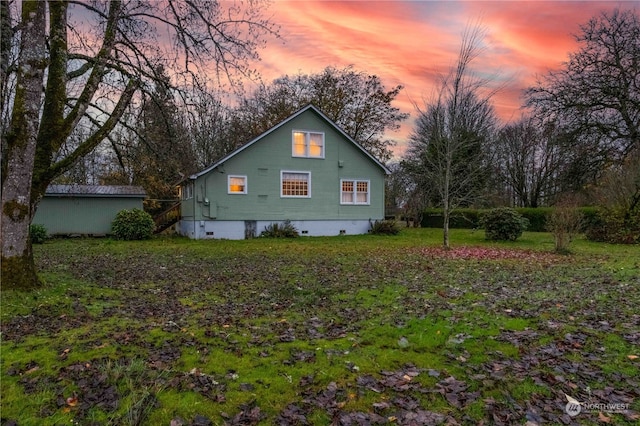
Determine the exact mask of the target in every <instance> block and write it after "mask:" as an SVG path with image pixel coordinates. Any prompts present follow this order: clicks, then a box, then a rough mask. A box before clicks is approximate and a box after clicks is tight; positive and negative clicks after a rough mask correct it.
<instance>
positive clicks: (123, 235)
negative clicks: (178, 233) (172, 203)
mask: <svg viewBox="0 0 640 426" xmlns="http://www.w3.org/2000/svg"><path fill="white" fill-rule="evenodd" d="M155 227H156V225H155V223H154V222H153V218H152V217H151V215H150V214H149V213H147V212H145V211H144V210H140V209H135V208H134V209H131V210H127V209H125V210H120V211H119V212H118V214H117V215H116V218H115V219H114V220H113V222H112V223H111V233H112V234H113V235H114V236H115V237H116V238H117V239H119V240H146V239H149V238H151V235H153V231H154V230H155Z"/></svg>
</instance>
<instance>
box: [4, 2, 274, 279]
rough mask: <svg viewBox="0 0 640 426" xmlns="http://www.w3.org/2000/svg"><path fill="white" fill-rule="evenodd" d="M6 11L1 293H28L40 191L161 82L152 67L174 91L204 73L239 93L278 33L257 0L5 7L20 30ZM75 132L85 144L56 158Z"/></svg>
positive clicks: (56, 4)
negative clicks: (11, 59) (165, 74)
mask: <svg viewBox="0 0 640 426" xmlns="http://www.w3.org/2000/svg"><path fill="white" fill-rule="evenodd" d="M2 3H3V7H2V12H3V19H2V26H3V27H2V34H3V36H4V35H5V33H10V34H11V44H10V46H9V47H7V46H5V41H4V39H3V43H2V46H1V47H2V52H1V53H2V66H3V79H5V78H6V79H12V78H13V79H15V83H16V84H15V86H13V87H15V90H14V91H13V92H12V93H5V92H4V91H3V93H2V96H3V102H2V106H3V108H4V107H5V105H9V104H11V112H10V114H7V115H6V117H7V119H8V121H9V122H8V123H7V124H6V125H3V126H2V129H6V131H3V134H2V147H3V155H2V225H1V230H2V285H3V287H15V288H29V287H33V286H35V285H37V284H38V278H37V275H36V272H35V267H34V262H33V256H32V251H31V245H30V241H29V224H30V222H31V219H32V218H33V215H34V213H35V209H36V206H37V204H38V202H39V200H40V199H41V198H42V196H43V194H44V191H45V189H46V187H47V186H48V184H49V183H50V182H51V181H52V180H53V179H54V178H55V177H56V176H59V175H60V174H62V173H63V172H65V171H66V170H68V169H69V168H70V167H71V166H72V165H73V164H74V163H75V162H76V161H78V160H79V159H80V158H82V157H83V156H85V155H86V154H88V153H89V152H91V151H92V150H93V149H94V148H95V147H96V146H97V145H98V144H99V143H100V142H101V141H103V140H104V139H105V138H106V137H107V136H108V135H109V134H110V133H111V132H112V131H113V130H114V128H116V127H117V126H118V123H119V122H120V120H121V118H122V116H123V115H124V113H125V111H126V110H127V109H128V108H129V107H130V106H131V105H132V104H135V103H136V102H137V101H138V99H139V94H140V92H141V91H145V90H147V89H149V88H151V87H153V84H152V82H154V81H157V80H159V79H160V78H161V76H158V75H157V73H156V70H157V69H158V66H159V65H162V66H163V67H164V68H165V69H167V70H170V74H171V79H172V85H173V86H174V87H185V86H186V85H189V84H192V83H194V82H197V81H201V79H202V76H203V75H204V73H205V72H213V73H214V74H215V75H216V76H217V78H218V81H229V82H230V84H231V85H235V84H238V78H239V77H242V76H247V75H250V74H251V73H252V70H251V69H250V67H249V64H250V61H252V60H254V59H255V58H256V57H257V50H258V48H259V47H260V46H261V45H262V43H263V42H264V39H265V35H266V34H276V29H275V28H274V27H273V26H272V24H271V23H270V22H269V21H267V20H264V19H262V18H260V15H259V14H260V12H261V10H262V6H263V4H262V2H259V1H254V2H250V3H249V4H248V5H246V6H245V7H244V8H243V7H241V6H238V5H235V4H233V3H223V2H218V1H211V0H190V1H183V0H166V1H162V2H158V1H138V2H124V1H121V0H113V1H110V2H92V1H82V0H78V1H71V0H70V1H49V2H44V1H23V2H22V3H20V4H19V3H18V2H14V3H11V4H10V5H14V6H15V8H14V9H16V10H17V9H19V8H20V7H21V13H20V15H19V18H18V19H17V20H16V22H13V21H12V20H11V19H10V18H11V17H10V16H9V17H7V18H6V19H5V17H4V14H5V13H12V10H11V7H8V8H7V7H5V6H4V3H5V2H2ZM7 9H8V10H7ZM16 10H14V12H15V11H16ZM14 16H16V17H17V16H18V15H14ZM76 20H77V21H76ZM80 20H81V21H82V23H78V22H80ZM14 24H15V25H14ZM5 25H9V26H10V28H11V29H12V30H14V31H9V30H6V27H5ZM167 35H169V36H170V39H168V40H167V39H165V38H166V36H167ZM14 49H15V51H16V52H17V53H18V56H17V60H16V62H15V66H14V67H13V69H11V68H10V67H9V65H8V64H7V67H8V68H7V71H6V73H5V71H4V69H5V68H4V67H5V64H6V63H7V62H6V61H5V56H6V55H5V53H7V52H9V53H10V52H12V51H13V50H14ZM5 74H6V76H5ZM5 87H11V85H9V84H8V85H5V83H4V82H3V90H4V88H5ZM43 87H44V91H43V90H42V88H43ZM3 117H5V115H3ZM79 127H84V128H85V129H86V130H87V137H86V139H85V140H83V141H82V143H80V144H79V145H78V146H77V147H76V148H75V149H73V150H68V152H69V153H68V155H66V156H64V157H62V158H61V157H60V156H59V155H58V154H59V152H61V149H62V148H63V147H64V146H65V144H67V143H68V141H69V137H70V135H71V134H72V133H73V132H74V130H76V129H77V128H79Z"/></svg>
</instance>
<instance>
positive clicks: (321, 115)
mask: <svg viewBox="0 0 640 426" xmlns="http://www.w3.org/2000/svg"><path fill="white" fill-rule="evenodd" d="M309 110H311V111H313V112H315V113H316V114H318V115H319V116H320V117H321V118H322V119H323V120H324V121H326V122H327V123H328V124H329V125H330V126H331V127H333V128H334V129H335V130H336V131H337V132H338V133H340V134H341V135H342V136H344V138H345V139H346V140H348V141H349V142H351V143H352V144H353V145H354V146H355V147H356V148H358V149H359V150H360V151H361V152H362V153H363V154H364V155H365V156H367V157H368V158H369V159H370V160H371V161H373V162H374V163H375V164H376V165H377V166H378V167H380V168H381V169H382V170H383V171H384V172H385V173H386V174H390V173H391V172H390V171H389V169H388V168H387V167H386V166H385V165H384V164H382V163H381V162H380V161H378V160H377V159H376V158H375V157H374V156H373V155H371V154H369V152H368V151H367V150H365V149H364V148H363V147H362V146H360V144H359V143H357V142H356V141H355V140H353V138H351V136H349V135H347V134H346V133H345V132H344V130H342V129H341V128H340V126H338V125H337V124H336V123H334V122H333V121H332V120H331V119H330V118H329V117H327V116H326V115H325V114H324V113H323V112H322V111H320V110H319V109H318V108H316V107H315V106H313V105H311V104H309V105H307V106H306V107H304V108H301V109H299V110H298V111H297V112H294V113H293V114H292V115H290V116H289V118H286V119H285V120H283V121H281V122H280V123H278V124H276V125H275V126H273V127H272V128H270V129H269V130H267V131H266V132H264V133H262V134H261V135H260V136H257V137H256V138H254V139H252V140H250V141H249V142H247V143H246V144H244V145H242V146H241V147H239V148H237V149H236V150H234V151H232V152H231V153H229V154H227V155H225V156H224V157H222V158H221V159H220V160H218V161H216V162H215V163H213V164H212V165H210V166H209V167H207V168H206V169H204V170H202V171H200V172H198V173H196V174H193V175H191V176H189V179H196V178H198V177H200V176H202V175H205V174H207V173H209V172H210V171H211V170H213V169H215V168H216V167H218V166H220V165H221V164H223V163H224V162H225V161H227V160H229V159H230V158H232V157H235V156H236V155H238V154H239V153H240V152H242V151H244V150H245V149H247V148H249V147H250V146H251V145H253V144H255V143H256V142H258V141H259V140H260V139H262V138H264V137H265V136H267V135H268V134H270V133H273V132H274V131H276V130H277V129H279V128H281V127H283V126H284V125H286V124H287V123H289V122H290V121H292V120H293V119H294V118H296V117H298V116H299V115H301V114H303V113H305V112H307V111H309Z"/></svg>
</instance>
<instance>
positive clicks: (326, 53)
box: [257, 0, 640, 155]
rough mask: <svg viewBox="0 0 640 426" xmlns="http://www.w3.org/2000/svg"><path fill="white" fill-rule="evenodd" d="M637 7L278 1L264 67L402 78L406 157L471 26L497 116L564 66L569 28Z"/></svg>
mask: <svg viewBox="0 0 640 426" xmlns="http://www.w3.org/2000/svg"><path fill="white" fill-rule="evenodd" d="M616 7H617V8H620V9H628V8H636V9H640V1H633V2H631V1H624V2H620V1H607V2H602V1H583V2H578V1H564V2H549V1H312V0H298V1H286V0H274V1H273V3H272V4H271V6H270V7H269V9H268V12H267V14H268V15H270V16H272V19H273V21H274V22H275V23H277V24H279V25H280V26H281V35H282V40H278V41H271V42H269V43H268V45H267V47H266V48H265V49H263V50H262V51H261V56H262V61H261V63H260V64H258V65H257V67H258V70H259V71H260V72H261V74H262V76H263V78H264V79H265V80H266V81H271V80H273V79H274V78H276V77H279V76H282V75H285V74H288V75H294V74H297V73H298V72H301V73H305V74H307V73H317V72H320V71H322V69H324V68H325V67H326V66H329V65H331V66H335V67H338V68H342V67H344V66H348V65H353V66H354V68H355V69H356V70H357V71H364V72H366V73H368V74H375V75H378V76H379V77H380V78H381V79H382V82H383V83H384V84H385V87H387V88H388V89H390V88H391V87H393V86H395V85H397V84H401V85H403V86H404V90H403V92H402V94H401V95H400V96H399V97H398V99H397V101H396V103H395V105H396V106H397V107H399V108H401V110H402V111H404V112H409V113H411V114H412V118H411V119H409V120H408V121H407V122H406V123H405V125H403V127H402V129H401V130H400V131H399V132H397V133H392V134H389V135H388V136H389V137H390V138H392V139H395V140H396V141H398V146H397V147H396V150H395V152H396V155H402V153H403V151H404V148H405V146H406V137H407V135H408V133H409V132H410V130H411V128H412V124H413V122H412V119H413V117H414V116H415V108H414V106H413V103H418V104H420V105H423V104H424V100H427V99H428V98H429V97H430V96H431V95H432V93H433V90H434V87H435V85H434V82H435V80H436V78H437V76H438V74H442V73H446V72H447V70H448V69H449V67H450V66H451V65H452V64H453V63H454V62H455V60H456V58H457V53H458V50H459V47H460V42H461V39H462V33H463V31H464V29H465V27H467V26H469V25H474V24H477V23H480V24H481V26H482V27H484V29H485V30H486V37H485V40H484V43H485V46H484V47H485V51H484V52H483V54H482V56H481V57H479V58H478V59H477V61H476V62H475V67H474V70H475V72H476V73H477V74H478V75H482V76H494V75H495V76H496V80H495V81H496V83H504V86H505V87H504V89H503V90H502V91H501V92H500V93H499V94H498V95H496V96H495V98H494V105H495V107H496V110H497V112H498V115H499V117H500V118H501V119H502V120H504V121H508V120H512V119H517V118H518V117H519V116H520V114H521V111H520V106H521V104H522V98H521V95H522V90H523V89H524V88H525V87H527V86H529V85H531V84H533V83H534V82H535V79H536V76H538V75H541V74H544V73H545V72H547V70H549V69H553V68H558V67H560V66H561V64H562V62H563V61H565V60H566V59H567V54H568V53H569V52H574V51H576V48H577V45H576V43H575V41H574V39H573V36H572V34H577V33H579V25H580V24H583V23H585V22H587V21H588V20H589V19H590V18H591V17H593V16H596V15H597V14H599V13H600V12H601V11H611V10H613V9H614V8H616Z"/></svg>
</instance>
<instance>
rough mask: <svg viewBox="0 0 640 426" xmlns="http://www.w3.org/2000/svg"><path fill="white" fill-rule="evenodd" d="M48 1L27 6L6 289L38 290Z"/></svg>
mask: <svg viewBox="0 0 640 426" xmlns="http://www.w3.org/2000/svg"><path fill="white" fill-rule="evenodd" d="M45 12H46V2H40V1H28V2H23V4H22V23H23V28H22V37H21V42H20V43H21V46H20V52H21V53H20V57H19V58H18V71H17V72H18V74H17V89H16V95H15V100H14V107H13V114H12V116H11V124H10V127H9V132H8V134H7V139H6V151H5V153H4V158H3V169H2V224H1V231H2V233H1V235H0V238H1V239H2V242H1V243H2V244H1V245H2V259H1V261H2V288H3V289H6V288H17V289H28V288H32V287H35V286H38V285H39V283H40V281H39V280H38V277H37V275H36V270H35V264H34V261H33V251H32V249H31V240H30V238H29V225H30V224H31V219H32V218H33V215H34V213H35V211H33V206H34V205H35V204H34V203H32V199H31V198H32V197H31V182H32V179H33V165H34V159H35V152H36V140H37V135H38V123H39V113H40V105H41V101H42V85H43V80H44V70H45V68H46V65H47V52H46V47H45V46H46V45H45V42H46V40H45V28H46V19H45Z"/></svg>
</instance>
